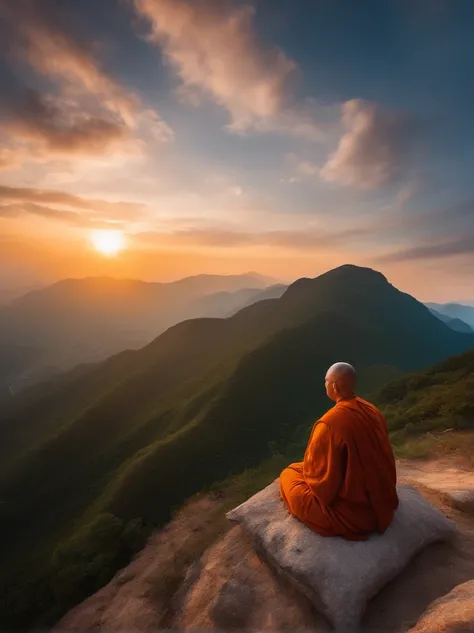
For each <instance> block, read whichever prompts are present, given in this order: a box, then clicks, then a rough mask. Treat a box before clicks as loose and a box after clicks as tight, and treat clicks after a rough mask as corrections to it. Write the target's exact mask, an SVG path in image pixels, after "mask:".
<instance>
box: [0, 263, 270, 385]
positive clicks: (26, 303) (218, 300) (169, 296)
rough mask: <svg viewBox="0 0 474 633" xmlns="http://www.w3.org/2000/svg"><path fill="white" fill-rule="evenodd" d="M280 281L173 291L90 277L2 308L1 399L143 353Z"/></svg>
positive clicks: (180, 285)
mask: <svg viewBox="0 0 474 633" xmlns="http://www.w3.org/2000/svg"><path fill="white" fill-rule="evenodd" d="M274 281H275V280H273V279H271V278H266V277H263V276H262V275H259V274H257V273H247V274H245V275H197V276H194V277H187V278H185V279H181V280H179V281H176V282H173V283H146V282H143V281H136V280H125V279H111V278H97V277H92V278H87V279H66V280H63V281H59V282H57V283H55V284H53V285H51V286H48V287H46V288H43V289H40V290H36V291H34V292H30V293H28V294H26V295H25V296H23V297H21V298H19V299H16V300H15V301H13V302H11V303H10V304H9V305H7V306H5V307H3V308H0V394H1V392H2V391H3V392H4V393H5V392H8V393H10V392H13V393H15V392H17V391H19V390H20V389H22V388H24V387H26V386H28V385H31V384H34V383H35V382H38V381H39V380H42V379H44V378H47V377H48V376H50V375H53V374H54V373H58V372H60V371H65V370H67V369H71V368H72V367H74V366H76V365H78V364H81V363H87V362H94V361H99V360H104V359H105V358H107V356H110V355H112V354H115V353H117V352H121V351H123V350H124V349H137V348H139V347H142V346H143V345H145V344H146V343H149V342H150V341H151V340H153V339H154V338H155V337H156V336H158V335H159V334H161V333H162V332H163V331H164V330H166V329H167V328H168V327H170V326H172V325H175V324H176V323H179V322H180V321H183V320H184V319H189V318H196V317H202V316H213V317H221V316H228V315H230V314H233V313H234V312H235V311H236V310H238V309H240V308H241V307H242V306H244V305H246V304H248V303H251V302H252V301H253V300H258V295H259V293H260V292H261V291H262V290H263V289H265V288H267V287H268V285H269V284H270V283H273V282H274ZM276 287H277V288H278V287H279V286H278V285H277V286H276Z"/></svg>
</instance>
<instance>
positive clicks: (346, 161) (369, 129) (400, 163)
mask: <svg viewBox="0 0 474 633" xmlns="http://www.w3.org/2000/svg"><path fill="white" fill-rule="evenodd" d="M342 123H343V125H344V127H345V128H346V129H347V131H346V133H345V134H344V135H343V136H342V137H341V139H340V141H339V144H338V146H337V148H336V151H335V152H334V153H333V154H332V156H330V157H329V160H328V161H327V162H326V164H325V165H324V166H323V167H322V169H321V172H320V174H321V177H322V178H323V179H325V180H327V181H336V182H341V183H344V184H347V185H353V186H355V187H358V188H360V189H373V188H376V187H381V186H383V185H387V184H390V183H392V182H395V181H397V180H399V179H400V177H401V176H402V174H403V173H404V172H405V170H406V169H407V164H408V163H409V159H410V154H411V151H412V149H413V143H414V139H415V134H414V125H413V121H412V120H411V118H410V117H408V116H407V115H405V114H400V113H393V112H389V111H386V110H384V109H383V108H382V107H381V106H379V105H377V104H374V103H368V102H365V101H362V100H359V99H353V100H351V101H346V103H344V104H343V106H342Z"/></svg>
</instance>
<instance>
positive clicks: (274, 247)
mask: <svg viewBox="0 0 474 633" xmlns="http://www.w3.org/2000/svg"><path fill="white" fill-rule="evenodd" d="M0 48H1V57H0V58H1V61H0V288H1V287H9V288H12V287H25V288H26V287H28V286H32V285H36V284H43V283H51V282H53V281H55V280H57V279H61V278H64V277H85V276H91V275H110V276H114V277H128V278H138V279H144V280H148V281H154V280H159V281H171V280H174V279H177V278H180V277H184V276H187V275H192V274H198V273H220V274H236V273H243V272H246V271H249V270H255V271H258V272H259V273H262V274H265V275H270V276H272V277H274V278H277V279H279V280H282V281H285V282H289V281H292V280H294V279H296V278H298V277H301V276H306V277H315V276H317V275H318V274H321V273H322V272H325V271H326V270H329V269H331V268H334V267H336V266H339V265H342V264H347V263H351V264H357V265H361V266H369V267H371V268H375V269H377V270H379V271H381V272H383V273H384V274H385V275H386V276H387V278H388V279H389V281H390V282H391V283H393V284H394V285H396V286H397V287H399V288H401V289H402V290H404V291H406V292H410V293H411V294H414V295H415V296H416V297H417V298H419V299H421V300H425V301H427V300H432V301H448V300H465V301H472V300H474V288H473V283H472V280H473V273H472V271H473V270H474V179H473V178H472V165H473V164H474V124H473V122H472V103H473V100H474V73H473V72H472V63H473V59H474V3H472V2H471V1H470V0H360V2H354V1H353V0H253V1H252V0H246V1H245V0H244V1H240V0H100V1H99V0H81V2H78V1H77V0H15V2H12V1H11V0H0ZM97 230H114V231H121V232H123V235H124V239H125V248H124V249H123V250H122V251H121V252H119V253H118V254H117V255H116V256H113V257H112V256H107V257H106V256H104V255H103V254H101V253H100V252H98V251H97V250H95V249H94V246H93V242H92V240H91V236H92V234H93V232H94V231H97Z"/></svg>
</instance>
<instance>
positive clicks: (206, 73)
mask: <svg viewBox="0 0 474 633" xmlns="http://www.w3.org/2000/svg"><path fill="white" fill-rule="evenodd" d="M134 4H135V6H136V9H137V11H138V13H139V14H140V15H142V16H144V17H146V18H147V19H148V20H149V22H150V23H151V27H152V32H151V35H150V40H151V41H153V42H154V43H156V44H157V45H159V46H161V47H162V49H163V51H164V55H165V57H166V59H167V60H168V62H169V64H170V65H171V66H172V68H173V69H174V70H175V71H176V73H177V74H178V76H179V78H180V80H181V82H182V84H181V88H180V94H181V95H184V96H185V97H186V98H188V99H189V100H190V101H191V102H193V103H194V104H197V103H199V101H200V99H201V97H202V96H203V95H207V96H208V97H211V98H212V99H213V100H214V101H215V102H216V103H218V104H219V105H220V106H222V107H223V108H225V109H226V110H228V112H229V114H230V117H231V122H230V124H229V129H231V130H233V131H235V132H246V131H248V130H250V129H254V130H255V129H256V130H260V131H262V132H265V131H277V132H278V131H280V132H285V133H293V134H297V135H301V136H305V137H307V138H313V139H314V138H320V136H321V130H320V129H319V128H318V126H317V125H316V124H315V123H314V120H313V117H312V113H311V111H310V109H309V108H308V107H305V106H304V105H303V104H299V105H298V104H296V103H295V100H294V85H295V81H296V79H297V76H298V68H297V65H296V63H295V62H294V61H293V60H292V59H290V58H289V57H288V56H287V55H285V53H284V52H283V51H282V50H280V49H278V48H272V47H269V46H265V45H264V44H263V43H262V42H261V41H260V40H259V38H258V36H257V34H256V32H255V27H254V14H255V9H254V8H253V7H252V6H250V5H244V6H242V5H238V6H237V5H233V4H232V3H231V2H230V1H229V0H200V1H199V2H193V1H191V0H134Z"/></svg>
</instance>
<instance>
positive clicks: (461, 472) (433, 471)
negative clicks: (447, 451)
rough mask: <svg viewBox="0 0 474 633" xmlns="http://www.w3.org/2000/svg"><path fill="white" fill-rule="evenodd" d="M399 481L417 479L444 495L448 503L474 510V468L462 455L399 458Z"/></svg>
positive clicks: (408, 481)
mask: <svg viewBox="0 0 474 633" xmlns="http://www.w3.org/2000/svg"><path fill="white" fill-rule="evenodd" d="M397 466H398V468H397V469H398V477H399V481H400V483H405V482H406V483H410V482H413V483H416V484H418V485H420V486H423V487H425V488H428V489H429V490H433V491H435V492H438V493H440V494H441V495H443V497H444V499H445V501H446V502H447V503H451V504H452V505H454V506H455V507H457V508H459V509H462V510H465V511H466V510H467V511H474V471H473V470H472V469H471V468H470V467H469V465H468V461H467V460H466V459H464V458H462V457H446V458H443V459H435V460H429V461H413V460H402V459H401V460H399V461H398V464H397Z"/></svg>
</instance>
